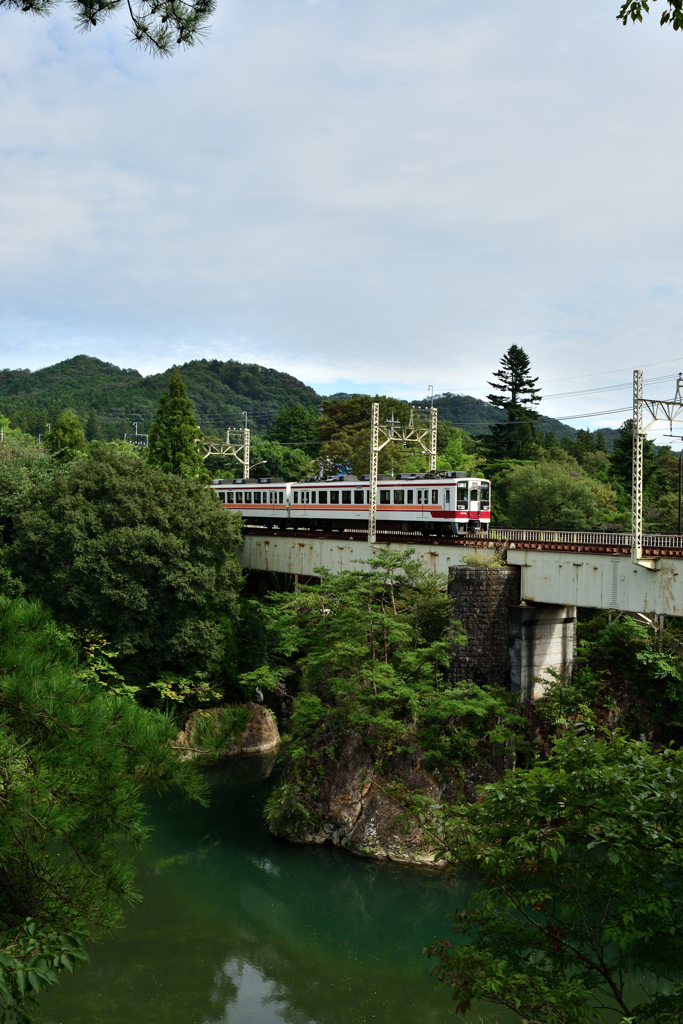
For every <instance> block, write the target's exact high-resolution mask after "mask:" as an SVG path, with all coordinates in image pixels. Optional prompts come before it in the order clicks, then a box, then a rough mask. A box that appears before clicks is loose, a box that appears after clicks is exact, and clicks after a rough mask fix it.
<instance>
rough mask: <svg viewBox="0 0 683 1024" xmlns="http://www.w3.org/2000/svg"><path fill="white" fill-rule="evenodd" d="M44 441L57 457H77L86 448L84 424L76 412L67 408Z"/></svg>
mask: <svg viewBox="0 0 683 1024" xmlns="http://www.w3.org/2000/svg"><path fill="white" fill-rule="evenodd" d="M43 443H44V445H45V447H46V448H47V450H48V451H49V452H51V453H52V454H53V455H54V456H55V457H56V458H61V459H73V458H76V457H77V456H78V455H79V453H81V452H83V451H84V450H85V444H86V442H85V431H84V430H83V424H82V423H81V421H80V420H79V418H78V416H76V414H75V413H73V412H71V410H70V409H65V410H64V412H63V413H61V414H60V415H59V416H58V417H57V419H56V420H55V422H54V424H53V426H52V431H51V433H49V434H47V435H46V437H45V439H44V441H43Z"/></svg>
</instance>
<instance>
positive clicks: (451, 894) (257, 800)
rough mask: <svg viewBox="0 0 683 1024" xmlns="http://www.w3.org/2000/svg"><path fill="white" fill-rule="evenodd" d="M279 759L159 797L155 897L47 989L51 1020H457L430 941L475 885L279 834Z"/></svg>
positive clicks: (315, 1023)
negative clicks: (204, 795) (192, 799)
mask: <svg viewBox="0 0 683 1024" xmlns="http://www.w3.org/2000/svg"><path fill="white" fill-rule="evenodd" d="M268 770H269V762H267V761H263V760H261V759H248V760H246V759H245V760H241V761H239V762H236V763H232V764H228V765H226V766H223V767H221V768H220V769H219V770H216V771H214V772H213V773H212V775H211V782H212V793H213V796H212V802H211V806H210V807H209V808H208V809H203V808H200V807H197V806H194V805H191V804H185V803H182V802H181V801H179V800H175V799H169V798H164V799H159V800H157V801H155V802H153V803H152V805H151V807H150V817H151V821H152V824H153V826H154V838H153V841H152V843H151V844H150V846H149V847H148V848H147V850H145V852H144V853H143V854H142V855H141V856H140V859H139V874H138V883H139V887H140V890H141V892H142V895H143V902H142V903H141V904H139V905H136V906H135V907H132V908H131V909H130V910H129V911H128V912H127V914H126V927H125V928H123V929H120V930H119V931H117V932H115V933H114V934H113V935H111V936H109V937H107V938H106V939H105V940H104V942H102V943H101V944H100V945H98V946H96V947H94V948H93V949H92V950H91V960H92V963H91V965H90V966H89V967H87V968H85V969H83V970H80V971H79V972H77V974H76V975H75V977H73V978H71V977H67V978H65V979H64V980H63V981H62V983H61V985H60V986H59V988H56V989H55V990H53V991H52V992H50V993H49V994H48V995H47V996H46V999H45V1005H44V1007H43V1008H42V1010H41V1011H40V1013H39V1014H38V1018H37V1019H38V1021H39V1022H40V1024H109V1022H113V1021H116V1022H117V1024H152V1022H154V1024H159V1022H162V1021H163V1022H164V1024H280V1022H287V1024H342V1022H343V1024H365V1022H368V1024H417V1022H419V1024H446V1022H449V1021H455V1020H456V1016H455V1014H454V1012H453V1009H452V1003H451V1002H450V999H449V995H448V993H447V992H446V991H445V990H444V989H443V988H441V987H440V986H438V985H437V984H436V983H435V982H434V981H433V980H432V979H431V978H430V977H429V975H428V965H427V961H426V959H425V957H424V956H423V955H422V948H423V947H424V946H425V945H426V944H427V943H428V942H429V941H431V940H432V939H434V938H436V937H438V936H440V935H441V934H443V933H444V932H445V931H446V929H447V927H448V920H447V918H446V914H447V913H449V912H450V911H452V910H453V909H455V907H456V906H457V905H458V904H459V903H461V902H462V900H463V898H464V896H465V895H466V889H465V884H464V883H463V882H462V881H460V880H458V879H457V878H456V877H455V876H453V875H448V876H446V875H442V874H439V873H435V872H429V871H421V870H415V869H410V868H401V867H395V866H391V865H386V864H378V863H375V862H373V861H365V860H361V859H358V858H355V857H351V856H349V855H348V854H345V853H343V852H340V851H338V850H334V849H328V848H327V847H324V848H321V847H307V846H296V845H292V844H288V843H282V842H277V841H275V840H272V839H271V838H270V837H269V836H268V834H267V832H266V830H265V827H264V825H263V819H262V807H263V803H264V800H265V799H266V797H267V795H268V792H269V791H270V788H271V785H272V783H271V782H270V780H269V779H268V778H267V774H268ZM471 1019H472V1020H479V1015H478V1014H476V1015H472V1017H471ZM494 1019H495V1020H500V1021H501V1022H502V1021H503V1020H506V1018H504V1017H503V1016H501V1017H498V1016H497V1014H494Z"/></svg>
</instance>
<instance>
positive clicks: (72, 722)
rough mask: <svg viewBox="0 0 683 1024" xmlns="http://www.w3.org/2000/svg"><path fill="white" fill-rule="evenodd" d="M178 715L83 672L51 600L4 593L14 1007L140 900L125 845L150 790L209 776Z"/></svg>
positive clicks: (2, 907) (9, 980)
mask: <svg viewBox="0 0 683 1024" xmlns="http://www.w3.org/2000/svg"><path fill="white" fill-rule="evenodd" d="M176 734H177V727H176V726H174V724H173V722H172V721H171V720H170V719H169V718H167V717H165V716H164V715H162V714H161V713H160V712H158V711H149V710H146V709H143V708H141V707H140V706H139V705H138V704H136V702H135V701H134V700H131V699H130V698H129V697H119V696H115V695H112V694H111V693H109V692H107V690H106V689H105V688H104V687H103V686H102V685H101V683H100V682H99V681H98V679H97V678H96V677H95V678H91V679H90V680H88V679H86V678H84V676H83V674H81V673H79V672H78V671H77V656H76V652H75V650H74V648H73V647H72V646H71V644H70V642H69V640H68V638H67V637H66V636H65V634H64V632H63V631H62V630H61V629H60V628H59V627H58V626H57V625H56V624H55V622H54V621H53V620H52V617H51V615H50V613H49V611H48V610H47V609H46V608H45V607H44V606H43V605H42V604H40V603H39V602H35V601H25V600H23V599H20V598H19V599H15V600H10V599H9V598H7V597H6V596H3V595H0V780H1V785H0V794H1V795H0V807H1V813H0V864H1V865H2V867H1V868H0V954H1V955H0V1014H2V1006H4V1009H5V1014H4V1015H3V1016H2V1019H3V1020H4V1021H7V1022H8V1024H11V1022H17V1024H19V1022H23V1021H28V1019H29V1018H28V1016H27V1015H26V1003H27V1002H29V1003H30V1002H31V1001H34V1000H35V998H36V997H37V994H38V992H39V991H40V990H41V989H42V988H44V987H46V986H47V985H49V984H50V983H53V982H54V981H56V974H57V972H58V971H60V970H62V969H63V968H64V967H67V968H68V969H73V966H74V964H75V963H76V962H78V961H79V960H82V959H83V957H84V954H83V939H84V937H85V935H86V934H88V933H89V934H93V933H94V932H97V931H98V930H99V929H102V928H106V927H110V926H111V925H113V924H116V923H117V922H118V921H119V920H120V917H121V902H122V901H131V900H132V899H134V898H135V889H134V886H133V872H132V867H131V866H130V865H129V864H128V863H126V861H124V860H123V859H122V858H121V853H120V850H121V846H122V845H124V846H125V845H128V846H132V847H135V846H140V845H141V844H142V843H144V842H145V841H146V839H147V837H148V834H149V830H148V828H147V826H146V825H145V821H144V819H145V809H144V806H143V803H142V799H141V797H142V794H143V792H144V791H145V790H146V789H149V788H152V789H157V790H161V789H165V788H168V787H171V786H173V787H176V788H179V789H180V790H181V791H182V792H183V793H184V794H185V795H186V796H190V797H193V798H195V799H200V800H204V799H205V796H204V793H205V786H204V783H203V782H202V781H201V779H200V778H199V777H198V776H197V775H196V774H195V772H194V770H193V769H192V768H191V766H190V764H189V763H188V762H182V761H181V760H180V759H179V758H178V756H177V754H176V753H175V751H174V750H173V748H172V747H171V740H172V739H173V738H174V737H175V735H176Z"/></svg>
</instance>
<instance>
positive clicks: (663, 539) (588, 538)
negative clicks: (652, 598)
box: [489, 529, 683, 548]
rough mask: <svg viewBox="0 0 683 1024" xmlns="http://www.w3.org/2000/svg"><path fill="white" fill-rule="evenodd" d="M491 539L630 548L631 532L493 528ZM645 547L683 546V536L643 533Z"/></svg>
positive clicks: (490, 534)
mask: <svg viewBox="0 0 683 1024" xmlns="http://www.w3.org/2000/svg"><path fill="white" fill-rule="evenodd" d="M489 536H490V537H491V540H507V541H512V542H513V543H514V542H516V541H522V542H524V541H526V542H527V543H532V544H596V545H599V546H600V547H615V548H630V547H631V534H630V533H598V532H594V531H592V530H590V531H588V530H587V531H585V532H576V531H574V530H500V529H492V530H491V531H490V533H489ZM643 547H645V548H683V536H679V535H678V534H675V533H648V534H644V535H643Z"/></svg>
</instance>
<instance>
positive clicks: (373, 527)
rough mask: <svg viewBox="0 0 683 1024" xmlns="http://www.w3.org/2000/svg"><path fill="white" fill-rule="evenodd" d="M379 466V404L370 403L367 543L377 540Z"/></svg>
mask: <svg viewBox="0 0 683 1024" xmlns="http://www.w3.org/2000/svg"><path fill="white" fill-rule="evenodd" d="M378 465H379V402H373V403H372V416H371V418H370V501H369V502H368V541H369V543H370V544H374V543H375V541H376V540H377V467H378Z"/></svg>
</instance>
